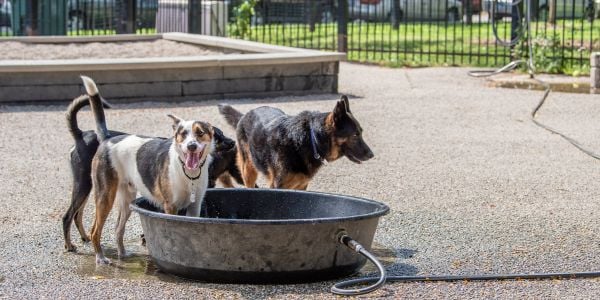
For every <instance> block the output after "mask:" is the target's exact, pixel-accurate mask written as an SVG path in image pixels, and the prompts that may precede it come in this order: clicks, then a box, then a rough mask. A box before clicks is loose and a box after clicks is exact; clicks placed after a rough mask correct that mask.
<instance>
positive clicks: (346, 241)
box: [331, 0, 600, 296]
mask: <svg viewBox="0 0 600 300" xmlns="http://www.w3.org/2000/svg"><path fill="white" fill-rule="evenodd" d="M522 1H523V0H516V1H514V2H513V4H512V5H513V6H515V5H518V4H520V3H521V2H522ZM496 2H497V0H494V1H493V4H492V5H493V7H492V28H493V32H494V36H495V37H496V40H497V41H498V42H499V43H500V44H502V45H505V46H507V47H510V46H514V45H515V44H516V42H517V41H518V39H521V37H522V35H523V34H524V32H525V31H526V32H527V41H528V49H529V58H528V59H527V60H515V61H511V62H510V63H509V64H507V65H505V66H504V67H502V68H500V69H497V70H493V71H470V72H469V73H468V74H469V75H470V76H473V77H489V76H494V75H497V74H500V73H503V72H508V71H512V70H514V69H516V68H517V67H518V66H519V65H521V64H527V71H528V73H529V76H530V77H531V78H532V79H534V80H535V81H537V82H538V83H540V84H541V85H542V86H543V87H544V94H543V95H542V97H541V99H540V101H539V102H538V104H537V105H536V106H535V108H534V109H533V110H532V111H531V115H530V116H531V121H532V122H533V123H534V124H536V125H537V126H539V127H541V128H543V129H545V130H547V131H549V132H551V133H554V134H557V135H559V136H560V137H562V138H563V139H565V140H566V141H568V142H569V143H571V144H572V145H573V146H575V147H576V148H577V149H579V150H580V151H582V152H583V153H585V154H587V155H589V156H591V157H593V158H595V159H598V160H600V155H599V154H597V153H595V152H593V151H591V150H589V149H587V148H586V147H584V146H583V145H582V144H581V143H579V142H578V141H576V140H574V139H572V138H570V137H568V136H566V135H565V134H563V133H561V132H560V131H558V130H556V129H554V128H552V127H550V126H548V125H545V124H543V123H541V122H539V121H538V120H536V116H537V114H538V112H539V110H540V109H541V108H542V106H543V105H544V103H545V102H546V99H547V98H548V95H550V92H551V87H550V85H549V84H548V83H547V82H544V81H543V80H540V79H537V78H535V64H534V62H535V61H534V57H533V50H532V44H531V29H530V26H529V25H530V22H531V0H527V2H526V18H525V25H524V26H525V30H524V31H523V30H521V31H520V35H519V36H518V38H517V41H515V40H514V39H513V40H511V41H510V42H505V41H502V40H501V39H500V37H499V36H498V33H497V30H496V26H495V20H494V16H493V15H494V12H495V8H494V7H495V5H496ZM517 10H518V13H519V8H518V7H517ZM519 15H520V13H519ZM339 242H340V243H341V244H343V245H345V246H347V247H348V248H350V249H352V250H353V251H356V252H357V253H358V254H360V255H362V256H364V257H365V258H366V259H367V260H369V261H370V262H371V263H373V264H374V265H375V267H376V268H377V270H378V272H379V276H377V277H362V278H356V279H350V280H346V281H341V282H338V283H336V284H335V285H333V286H332V287H331V292H332V293H334V294H336V295H344V296H357V295H362V294H366V293H370V292H373V291H375V290H377V289H379V288H381V287H382V286H383V285H384V284H385V283H386V282H417V281H419V282H434V281H445V282H453V281H491V280H543V279H578V278H598V277H600V271H594V272H558V273H537V274H535V273H534V274H489V275H435V276H388V275H387V272H386V270H385V267H384V266H383V264H382V263H381V262H380V261H379V260H378V259H377V258H376V257H375V256H374V255H373V254H372V253H371V252H369V251H368V250H367V249H365V248H364V247H363V246H362V245H361V244H359V243H358V242H357V241H355V240H354V239H352V238H351V237H350V236H348V235H347V234H342V235H341V237H340V238H339ZM356 285H368V286H366V287H361V288H352V289H350V288H349V287H351V286H356Z"/></svg>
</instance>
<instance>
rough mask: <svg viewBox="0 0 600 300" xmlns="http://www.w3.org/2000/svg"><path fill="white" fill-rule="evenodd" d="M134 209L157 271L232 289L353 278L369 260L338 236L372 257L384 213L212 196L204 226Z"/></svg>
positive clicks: (319, 197)
mask: <svg viewBox="0 0 600 300" xmlns="http://www.w3.org/2000/svg"><path fill="white" fill-rule="evenodd" d="M144 202H145V204H144ZM140 206H143V207H145V208H142V207H140ZM131 207H132V209H133V210H134V211H136V212H138V213H139V215H140V218H141V221H142V227H143V230H144V235H145V238H146V245H147V247H148V251H149V253H150V256H151V257H152V259H153V260H154V261H155V263H156V265H157V266H158V267H159V268H160V269H161V270H163V271H165V272H168V273H172V274H175V275H178V276H181V277H186V278H193V279H199V280H203V281H210V282H235V283H285V282H310V281H318V280H325V279H331V278H337V277H342V276H347V275H350V274H353V273H355V272H357V271H358V270H359V269H360V268H361V267H362V266H363V265H364V264H365V261H366V260H365V258H364V257H362V256H360V255H357V254H356V253H354V252H353V251H352V250H350V249H348V248H347V247H345V246H344V245H342V244H340V243H339V241H338V239H339V237H340V235H341V234H343V233H346V234H348V235H350V236H352V237H353V238H354V239H355V240H356V241H358V242H359V243H361V244H362V245H363V246H365V247H366V248H367V249H370V248H371V243H372V241H373V236H374V234H375V229H376V228H377V223H378V221H379V217H381V216H383V215H385V214H387V213H388V211H389V208H388V207H387V206H386V205H385V204H382V203H379V202H375V201H372V200H367V199H361V198H355V197H349V196H341V195H333V194H323V193H315V192H301V191H292V190H267V189H209V190H208V192H207V193H206V197H205V200H204V204H203V207H204V208H203V209H204V212H203V215H202V216H203V217H201V218H192V217H186V216H181V215H167V214H164V213H160V212H156V211H152V210H149V209H148V208H150V207H149V205H147V201H145V199H143V198H141V199H138V201H136V204H132V205H131ZM204 216H206V217H204Z"/></svg>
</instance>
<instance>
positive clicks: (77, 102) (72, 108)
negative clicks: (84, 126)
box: [66, 95, 112, 140]
mask: <svg viewBox="0 0 600 300" xmlns="http://www.w3.org/2000/svg"><path fill="white" fill-rule="evenodd" d="M89 104H90V96H88V95H81V96H79V97H77V98H75V99H74V100H73V102H71V104H69V107H67V113H66V118H67V128H69V132H70V133H71V136H73V138H74V139H76V140H78V139H81V138H83V137H82V136H81V134H82V131H81V129H79V125H78V123H77V113H79V111H80V110H81V109H82V108H83V107H85V106H87V105H89ZM102 106H103V107H104V108H111V107H112V106H111V105H110V103H108V102H106V101H104V99H102Z"/></svg>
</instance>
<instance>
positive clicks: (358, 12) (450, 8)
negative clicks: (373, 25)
mask: <svg viewBox="0 0 600 300" xmlns="http://www.w3.org/2000/svg"><path fill="white" fill-rule="evenodd" d="M392 1H399V3H398V5H399V10H400V12H399V13H400V20H447V21H449V22H456V21H460V20H461V16H462V14H463V5H462V3H461V1H460V0H349V2H348V11H349V13H348V15H349V18H350V19H360V20H368V21H385V20H388V19H390V17H391V15H392Z"/></svg>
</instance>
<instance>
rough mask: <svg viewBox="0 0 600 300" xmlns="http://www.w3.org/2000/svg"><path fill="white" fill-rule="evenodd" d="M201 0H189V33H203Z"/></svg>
mask: <svg viewBox="0 0 600 300" xmlns="http://www.w3.org/2000/svg"><path fill="white" fill-rule="evenodd" d="M201 5H202V3H201V0H188V18H187V19H188V24H187V25H188V30H187V32H188V33H197V34H201V33H202V12H201V10H200V8H201Z"/></svg>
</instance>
